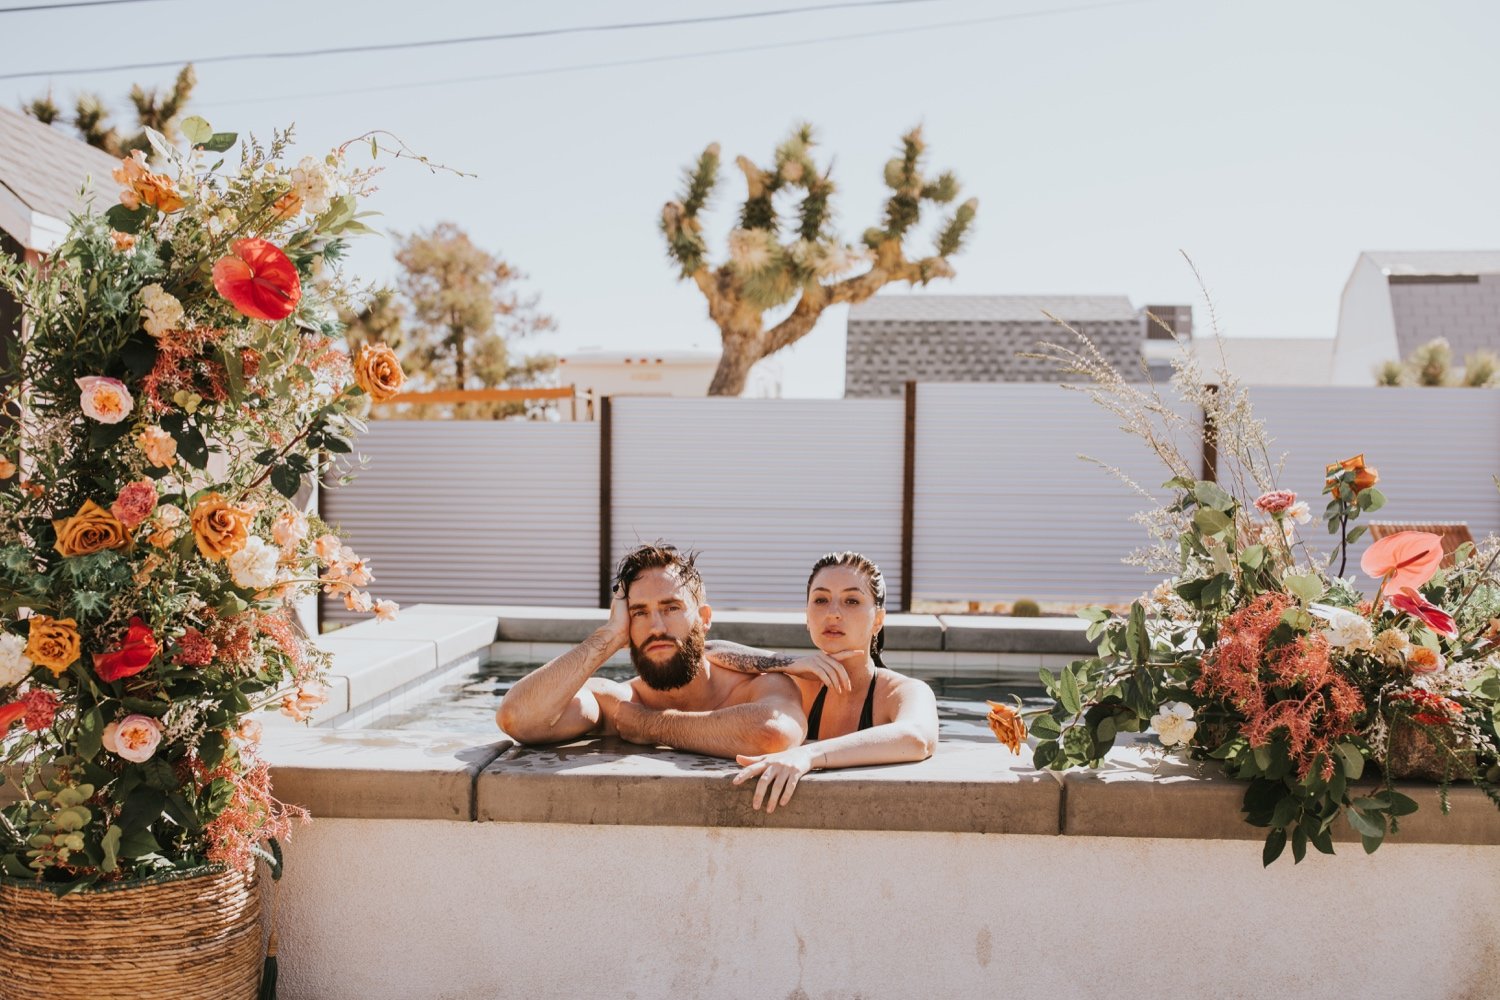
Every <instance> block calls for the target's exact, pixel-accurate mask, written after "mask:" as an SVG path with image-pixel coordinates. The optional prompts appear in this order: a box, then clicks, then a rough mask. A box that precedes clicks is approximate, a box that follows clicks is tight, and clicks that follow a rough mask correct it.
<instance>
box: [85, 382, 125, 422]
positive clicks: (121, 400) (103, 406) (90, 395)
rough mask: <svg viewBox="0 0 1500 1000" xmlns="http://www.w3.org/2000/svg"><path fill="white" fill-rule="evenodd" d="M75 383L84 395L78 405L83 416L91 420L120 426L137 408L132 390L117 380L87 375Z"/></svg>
mask: <svg viewBox="0 0 1500 1000" xmlns="http://www.w3.org/2000/svg"><path fill="white" fill-rule="evenodd" d="M73 381H74V382H76V383H78V388H79V391H80V392H81V393H82V395H80V397H79V400H78V404H79V406H80V407H81V408H82V409H83V415H84V416H86V417H88V418H89V419H90V420H97V421H99V422H100V423H101V424H118V423H119V422H120V421H122V420H124V419H125V418H126V417H128V416H130V411H131V410H132V409H134V408H135V400H133V399H131V398H130V390H129V389H127V388H125V383H124V382H121V381H120V380H119V379H117V378H109V377H108V376H105V375H85V376H84V377H83V378H76V379H74V380H73Z"/></svg>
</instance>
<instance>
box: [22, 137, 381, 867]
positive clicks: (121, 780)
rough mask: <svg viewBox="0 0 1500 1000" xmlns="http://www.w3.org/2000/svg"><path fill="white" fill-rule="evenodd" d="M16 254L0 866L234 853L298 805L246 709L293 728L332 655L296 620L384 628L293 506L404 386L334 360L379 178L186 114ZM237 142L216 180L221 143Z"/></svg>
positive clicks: (322, 532) (216, 857)
mask: <svg viewBox="0 0 1500 1000" xmlns="http://www.w3.org/2000/svg"><path fill="white" fill-rule="evenodd" d="M182 131H183V133H184V135H185V136H186V137H187V140H188V141H189V143H191V145H190V148H188V149H186V150H179V149H176V148H173V147H171V146H169V145H168V144H166V143H165V142H164V141H163V140H162V138H161V137H160V136H159V135H156V134H154V133H153V134H151V136H150V137H151V140H152V144H153V147H154V150H155V153H156V155H157V156H158V157H159V159H160V161H161V162H162V163H163V164H164V167H163V169H162V171H161V172H157V171H156V170H155V169H153V167H152V165H151V164H150V163H148V161H147V159H146V157H145V156H144V155H143V154H142V153H139V152H136V153H134V154H133V155H132V156H130V157H129V158H127V159H125V160H124V161H122V162H121V164H120V167H119V169H118V170H116V171H115V173H114V179H115V180H116V181H118V182H119V184H120V193H119V199H118V204H115V205H113V206H112V207H110V208H109V209H108V210H107V211H105V212H103V213H94V212H90V213H88V214H85V215H82V216H79V217H77V218H75V219H74V221H73V224H72V227H71V230H70V232H69V234H68V236H67V239H66V241H65V242H64V243H63V244H62V245H61V246H60V247H59V248H58V249H57V250H56V251H55V252H54V253H52V254H51V255H49V256H48V257H46V258H45V259H44V260H43V261H42V262H41V264H40V265H39V266H38V267H36V268H31V267H27V266H25V265H22V264H19V263H17V262H14V261H7V262H4V263H3V265H0V286H3V287H5V288H6V289H7V290H8V291H9V292H10V293H11V294H12V295H13V296H14V297H15V298H16V299H17V300H18V301H19V303H20V305H21V309H22V313H23V316H24V321H25V327H24V331H22V330H17V331H7V333H8V334H9V336H8V340H7V342H8V345H9V346H8V350H7V351H6V353H5V356H4V357H3V359H0V384H3V388H0V403H3V414H4V422H3V425H0V767H3V768H4V770H5V772H6V773H8V774H9V776H10V778H11V779H12V780H13V781H15V782H16V784H17V785H18V786H19V798H20V801H19V802H18V803H16V804H15V805H12V806H10V807H8V808H6V809H4V810H3V811H0V874H3V875H5V876H9V877H12V878H19V879H33V880H40V881H43V882H46V883H49V884H54V885H57V886H59V887H62V886H66V887H81V886H84V885H88V884H91V883H94V882H97V881H101V880H104V881H112V880H120V879H126V878H132V877H139V876H144V875H148V874H153V873H157V872H160V871H162V870H171V869H190V868H194V867H197V866H200V865H203V864H212V863H217V864H223V865H229V866H236V867H240V868H248V867H249V866H251V865H253V864H254V858H255V857H256V855H257V854H259V853H263V852H264V851H265V849H266V847H267V846H268V844H267V842H268V841H271V844H270V845H269V846H274V840H273V838H276V837H280V836H284V835H286V833H287V832H288V830H289V827H290V824H291V822H292V820H293V819H295V818H297V817H298V815H299V813H300V811H299V810H297V809H295V808H293V807H289V806H284V805H282V804H281V803H279V802H277V801H276V800H275V799H274V798H273V797H272V795H271V791H270V784H269V779H268V769H267V766H266V764H265V763H264V762H263V761H262V760H260V759H259V758H258V756H257V754H256V747H257V742H258V739H259V736H260V724H259V723H258V722H257V721H255V719H254V715H253V713H255V712H257V711H259V710H261V709H264V708H267V707H270V706H276V705H278V704H279V706H280V708H281V710H282V711H283V712H284V713H286V714H288V715H290V716H292V717H293V718H294V719H298V720H305V719H306V718H307V717H308V716H309V714H310V713H311V712H312V711H313V710H314V709H315V708H316V707H317V705H318V704H320V703H321V702H322V701H323V700H324V694H323V690H324V688H323V681H324V677H325V671H326V668H327V657H326V655H325V654H323V653H321V652H320V651H319V650H318V649H317V648H316V647H314V646H313V645H312V644H311V643H310V642H309V640H308V638H307V636H306V635H305V634H304V632H303V631H302V629H301V628H300V626H299V624H298V621H297V619H296V617H295V615H294V612H293V602H294V601H296V600H297V599H298V598H299V597H302V596H306V595H309V594H314V593H316V592H317V591H318V590H319V589H321V590H322V591H323V592H325V593H329V594H335V595H339V596H342V598H343V600H344V602H345V604H346V605H347V606H348V607H349V608H350V609H351V610H355V611H362V612H373V613H374V614H375V615H377V616H378V617H380V618H382V619H385V618H390V617H392V616H394V614H395V613H396V607H395V605H394V604H392V603H390V602H386V601H375V600H374V599H373V598H372V597H371V596H370V594H369V593H368V592H367V591H366V590H364V589H363V588H364V587H365V586H366V585H367V584H368V583H369V582H370V580H371V572H370V567H369V565H368V564H367V563H366V562H365V560H363V559H362V558H360V557H359V555H358V554H357V553H355V552H354V551H353V550H352V549H351V548H350V547H349V546H347V545H345V544H344V543H343V541H341V540H340V538H339V537H338V536H337V535H336V534H335V533H333V532H332V531H330V529H329V528H328V526H327V525H325V524H323V523H321V522H320V521H319V520H318V518H317V517H316V516H315V515H313V514H310V513H308V512H307V511H306V510H304V509H303V505H302V504H299V503H297V502H294V501H295V498H296V497H298V496H299V493H300V491H301V489H302V486H303V484H304V483H306V482H309V481H310V480H316V479H319V478H321V477H322V476H323V475H324V474H325V473H326V472H328V471H329V469H330V466H331V465H332V464H333V463H334V462H336V461H338V460H339V456H342V455H346V454H348V453H349V452H351V450H352V443H351V439H352V437H353V435H354V434H355V433H356V432H357V431H359V430H361V429H362V424H361V420H360V418H361V416H362V414H363V413H364V411H365V409H366V408H367V407H368V404H369V401H370V399H372V398H373V399H376V400H380V399H386V398H389V397H390V396H392V395H394V394H395V393H396V392H397V391H399V389H400V387H401V383H402V378H403V376H402V373H401V369H400V366H399V364H397V363H396V361H395V358H394V355H393V354H392V353H391V352H390V350H389V349H388V348H385V347H373V346H367V347H366V348H365V349H363V350H362V351H361V352H360V354H359V355H358V356H357V357H356V358H354V359H352V361H351V359H350V357H349V356H348V355H347V354H345V353H344V352H343V351H341V350H340V349H339V346H338V345H339V344H340V343H341V338H340V337H339V336H338V334H339V329H338V326H337V322H336V320H335V319H334V317H335V315H336V313H335V309H336V307H337V306H338V304H339V303H340V301H341V300H342V298H343V296H344V295H345V294H346V285H345V283H344V279H343V278H342V277H341V275H340V268H339V263H340V260H341V258H342V256H343V254H344V252H345V249H346V245H347V240H348V238H349V237H351V236H354V235H357V234H359V233H362V232H368V231H369V230H368V229H367V227H366V226H365V225H364V224H363V223H362V222H361V221H360V219H361V218H362V216H361V213H360V212H359V211H358V202H359V199H360V198H361V197H362V196H364V195H366V194H367V193H369V191H370V190H372V189H371V187H370V182H371V178H372V176H373V174H374V170H373V169H354V168H353V167H351V166H350V165H349V163H348V161H347V158H346V156H345V150H344V149H342V148H341V149H339V150H336V151H335V152H333V153H331V154H329V155H328V156H326V157H322V158H318V157H306V158H303V159H302V160H301V161H300V162H299V163H298V164H297V165H296V166H294V167H290V168H288V167H287V166H285V165H284V164H283V162H282V160H283V158H284V156H285V154H286V151H287V148H288V146H289V144H290V134H289V133H277V134H275V135H274V137H273V139H272V141H271V142H270V143H269V145H262V144H260V143H258V142H256V141H255V140H254V139H248V140H246V141H244V142H241V141H240V140H239V138H238V137H237V136H236V135H235V134H233V133H222V132H214V131H213V130H212V129H211V128H210V127H209V126H208V124H207V123H206V122H204V121H203V120H202V119H201V118H190V119H188V120H187V121H185V122H184V123H183V125H182ZM236 145H238V146H239V147H240V153H239V165H238V168H237V169H235V168H225V166H224V160H223V159H222V158H218V159H217V160H216V162H212V163H210V162H209V161H210V160H214V159H215V158H216V157H218V155H219V154H223V153H226V152H227V151H229V150H230V149H232V148H233V147H234V146H236Z"/></svg>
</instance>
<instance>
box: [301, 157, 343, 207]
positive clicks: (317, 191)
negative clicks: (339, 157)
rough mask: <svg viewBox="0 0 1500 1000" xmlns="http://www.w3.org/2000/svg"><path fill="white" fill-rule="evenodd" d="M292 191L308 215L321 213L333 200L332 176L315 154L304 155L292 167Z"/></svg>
mask: <svg viewBox="0 0 1500 1000" xmlns="http://www.w3.org/2000/svg"><path fill="white" fill-rule="evenodd" d="M292 193H293V194H295V195H297V196H298V197H299V198H301V199H302V210H303V211H304V212H306V213H307V214H308V215H322V214H323V213H324V212H326V211H328V206H329V204H330V203H331V202H332V200H333V195H334V177H333V175H332V173H331V172H330V171H329V169H328V166H327V165H326V164H325V163H324V162H323V161H322V160H320V159H318V158H317V157H316V156H304V157H303V158H302V159H301V161H300V162H299V163H298V164H297V165H296V166H295V167H293V168H292Z"/></svg>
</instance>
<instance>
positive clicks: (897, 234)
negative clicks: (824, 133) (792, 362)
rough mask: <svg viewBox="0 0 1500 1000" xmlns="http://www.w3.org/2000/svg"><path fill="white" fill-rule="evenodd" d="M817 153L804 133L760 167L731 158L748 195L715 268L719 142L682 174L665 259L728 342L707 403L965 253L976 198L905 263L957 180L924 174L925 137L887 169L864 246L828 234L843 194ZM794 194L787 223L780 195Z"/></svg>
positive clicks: (665, 215)
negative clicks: (881, 203)
mask: <svg viewBox="0 0 1500 1000" xmlns="http://www.w3.org/2000/svg"><path fill="white" fill-rule="evenodd" d="M814 144H815V143H814V137H813V129H812V126H810V125H805V124H804V125H801V126H798V127H797V128H796V129H795V130H793V132H792V134H791V136H790V137H788V138H787V139H786V141H785V142H783V143H782V144H781V145H779V146H777V147H776V151H775V155H774V162H773V163H772V165H770V166H768V167H760V166H757V165H756V164H755V163H753V162H752V161H751V160H750V159H749V158H748V157H744V156H741V157H739V158H738V159H736V160H735V165H736V166H738V167H739V169H740V171H741V172H742V173H743V174H744V175H745V183H746V196H745V200H744V202H743V203H742V204H741V206H740V210H739V222H738V226H737V227H736V228H735V229H734V231H733V232H731V233H730V234H729V247H728V254H727V258H726V259H725V260H724V262H723V263H721V264H718V265H714V264H713V263H711V262H710V261H709V259H708V247H707V244H706V242H705V240H704V237H703V226H702V223H701V222H700V221H699V218H698V216H699V213H700V212H701V211H702V210H703V208H704V207H705V206H706V205H707V204H708V200H709V196H710V195H711V194H712V193H713V189H714V187H715V185H716V184H717V183H718V177H719V146H718V143H714V144H713V145H711V146H709V147H708V148H707V149H705V150H704V151H703V153H702V155H700V156H699V157H698V160H697V162H696V163H695V164H694V165H693V166H692V167H690V168H689V169H688V170H687V172H686V177H685V181H684V190H683V193H682V197H681V198H680V199H679V200H677V201H670V202H668V203H667V204H666V205H665V206H664V207H663V208H662V213H661V230H662V233H663V235H664V236H665V237H666V241H667V253H668V256H669V257H670V258H671V259H672V261H673V262H674V263H676V264H677V266H678V267H679V269H680V273H679V278H680V279H682V280H688V279H691V280H692V281H693V283H694V284H696V285H697V286H698V289H699V290H700V291H701V292H702V293H703V295H704V297H705V298H706V299H707V300H708V315H709V318H710V319H712V320H713V321H714V323H715V325H717V326H718V327H719V334H720V337H721V339H722V340H723V344H724V352H723V354H722V355H721V356H720V358H719V367H718V370H717V371H715V372H714V377H713V381H712V382H711V383H710V385H709V388H708V392H709V395H711V396H737V395H739V394H740V393H741V392H742V391H743V390H744V388H745V380H746V378H747V377H748V375H749V373H750V368H751V366H752V365H754V364H755V363H756V362H757V361H759V360H761V359H762V358H766V357H769V356H771V355H772V354H775V353H776V352H777V351H779V350H781V349H783V348H785V347H789V346H791V345H792V344H794V343H796V342H797V341H798V340H801V339H802V338H803V337H805V336H806V335H807V334H808V333H810V332H811V331H812V329H813V327H814V326H815V325H816V324H817V322H818V318H819V317H820V316H821V315H822V314H823V311H824V310H825V309H827V308H828V307H830V306H834V305H839V304H841V303H854V302H862V301H864V300H865V299H867V298H869V297H870V296H872V295H874V294H875V293H876V292H877V291H879V290H880V288H881V287H882V286H884V285H886V284H889V283H891V282H896V281H907V282H912V283H914V284H923V285H925V284H927V283H928V282H929V281H932V280H933V279H934V278H951V277H953V268H952V266H951V265H950V264H949V262H948V259H949V258H950V257H952V256H953V255H954V254H956V253H958V252H959V250H960V249H962V247H963V242H964V238H965V235H966V234H967V232H968V230H969V227H970V225H971V224H972V223H973V221H974V215H975V212H976V211H977V209H978V201H977V200H976V199H973V198H971V199H969V200H968V201H966V202H964V203H963V204H961V205H959V206H958V208H957V209H955V210H954V211H953V213H952V214H951V215H950V216H948V217H947V218H946V219H944V220H943V222H942V223H941V225H940V226H939V227H938V232H937V237H936V241H935V246H934V248H933V252H932V253H930V254H927V255H926V256H920V257H915V258H914V257H913V256H912V255H911V254H910V252H909V250H908V248H907V245H906V244H907V240H908V238H909V237H911V236H912V235H913V230H914V227H916V226H917V224H918V223H919V222H920V221H921V218H922V214H923V208H924V206H925V205H929V204H930V205H946V204H949V203H950V202H953V201H955V200H956V199H957V197H958V192H959V185H958V180H957V179H956V178H955V177H954V175H953V174H952V173H946V172H945V173H942V174H939V175H938V176H937V177H935V178H930V179H929V178H928V177H927V176H926V174H925V172H924V164H923V160H924V154H925V151H926V144H925V143H924V142H923V140H922V130H921V129H920V128H916V129H912V130H911V131H910V132H908V133H907V134H906V135H905V136H903V137H902V139H901V151H900V155H899V156H897V157H895V158H894V159H892V160H891V161H889V162H888V163H887V164H886V166H885V184H886V186H887V187H888V188H890V191H891V193H890V197H889V198H888V199H887V201H886V207H885V214H884V217H883V219H882V220H881V223H880V225H877V226H872V227H870V228H869V229H867V230H865V232H864V236H863V238H862V240H861V242H862V246H860V247H853V246H850V245H848V244H846V243H844V242H843V240H842V239H841V238H840V237H839V235H838V234H837V233H836V232H835V231H834V230H833V228H832V223H833V216H834V210H833V195H834V193H835V190H836V188H835V186H834V183H833V180H832V178H831V176H830V172H831V171H830V170H820V169H819V168H818V166H817V164H816V163H814V162H813V159H812V148H813V146H814ZM799 193H800V201H798V202H797V204H796V206H795V208H794V209H793V210H792V211H790V212H789V213H788V217H787V218H785V219H783V218H782V211H781V209H780V208H779V207H778V205H777V204H776V202H777V198H778V196H781V195H788V196H795V195H797V194H799ZM856 272H857V273H856ZM793 303H795V304H793ZM789 305H790V306H791V310H790V312H789V313H788V314H787V315H785V316H783V317H782V318H780V319H779V320H777V321H776V322H774V323H772V324H771V325H769V326H768V325H767V321H766V319H765V314H766V313H767V312H770V311H772V310H777V309H779V308H781V307H785V306H789Z"/></svg>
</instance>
